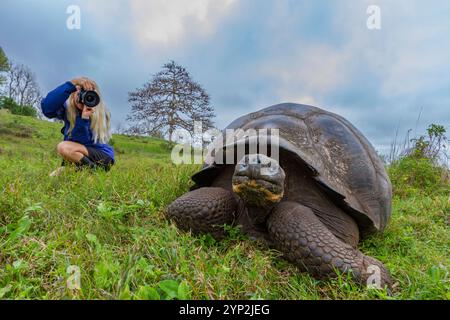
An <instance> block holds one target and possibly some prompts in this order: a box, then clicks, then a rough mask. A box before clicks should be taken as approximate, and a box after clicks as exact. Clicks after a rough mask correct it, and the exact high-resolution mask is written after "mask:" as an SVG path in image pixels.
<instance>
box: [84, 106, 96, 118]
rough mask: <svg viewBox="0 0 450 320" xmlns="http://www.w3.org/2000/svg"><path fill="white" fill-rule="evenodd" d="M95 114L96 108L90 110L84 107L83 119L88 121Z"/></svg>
mask: <svg viewBox="0 0 450 320" xmlns="http://www.w3.org/2000/svg"><path fill="white" fill-rule="evenodd" d="M94 112H95V109H94V108H88V107H86V106H84V108H83V112H82V113H81V118H83V119H86V120H87V119H89V118H90V116H92V115H93V114H94Z"/></svg>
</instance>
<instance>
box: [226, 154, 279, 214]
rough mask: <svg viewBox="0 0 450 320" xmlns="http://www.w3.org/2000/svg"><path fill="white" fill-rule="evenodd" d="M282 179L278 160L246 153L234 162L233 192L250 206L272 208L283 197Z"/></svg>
mask: <svg viewBox="0 0 450 320" xmlns="http://www.w3.org/2000/svg"><path fill="white" fill-rule="evenodd" d="M284 179H285V173H284V170H283V169H282V168H281V166H280V164H279V163H278V161H276V160H275V159H273V158H269V157H267V156H265V155H263V154H248V155H245V156H244V157H243V158H242V159H241V160H240V161H239V162H238V163H237V164H236V167H235V170H234V175H233V180H232V184H233V192H234V193H236V194H237V195H238V196H239V197H240V198H241V199H243V200H244V201H245V202H246V203H247V204H249V205H251V206H256V207H260V208H272V207H273V206H274V205H275V204H277V203H278V202H280V201H281V199H282V198H283V194H284Z"/></svg>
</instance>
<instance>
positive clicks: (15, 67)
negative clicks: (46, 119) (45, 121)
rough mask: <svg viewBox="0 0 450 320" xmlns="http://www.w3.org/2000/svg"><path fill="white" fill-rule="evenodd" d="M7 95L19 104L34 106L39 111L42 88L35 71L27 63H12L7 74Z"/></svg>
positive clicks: (5, 88)
mask: <svg viewBox="0 0 450 320" xmlns="http://www.w3.org/2000/svg"><path fill="white" fill-rule="evenodd" d="M4 90H5V92H4V93H5V95H6V96H7V97H8V98H11V99H13V100H14V101H15V102H16V103H17V104H19V105H21V106H24V105H28V106H33V107H35V108H36V109H37V110H38V111H39V107H38V104H39V102H40V101H41V99H42V95H41V90H40V88H39V85H38V83H37V81H36V77H35V75H34V73H33V72H32V71H31V70H30V68H28V67H27V66H25V65H22V64H15V63H11V64H10V68H9V70H8V71H7V74H6V81H5V86H4Z"/></svg>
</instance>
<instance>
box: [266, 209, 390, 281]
mask: <svg viewBox="0 0 450 320" xmlns="http://www.w3.org/2000/svg"><path fill="white" fill-rule="evenodd" d="M268 229H269V234H270V236H271V238H272V240H273V242H274V244H275V247H276V248H277V249H278V250H280V251H281V252H282V253H283V254H284V256H285V257H286V259H287V260H289V261H291V262H293V263H294V264H296V265H297V266H299V267H300V269H302V270H303V271H308V272H309V273H311V274H312V275H313V276H315V277H317V278H320V279H324V278H330V277H335V276H336V271H337V270H338V271H339V272H341V273H349V272H350V270H351V271H352V272H351V275H352V277H353V278H354V279H355V280H356V281H357V282H359V283H361V284H362V285H366V284H368V282H371V281H372V279H373V282H371V284H379V285H380V286H381V287H385V286H387V287H388V288H390V286H391V278H390V276H389V272H388V270H387V269H386V267H385V266H384V265H383V264H382V263H381V262H380V261H378V260H377V259H375V258H372V257H369V256H366V255H364V254H363V253H362V252H360V251H358V250H357V249H355V248H353V247H352V246H350V245H349V244H346V243H344V242H343V241H341V240H339V239H338V238H337V237H336V236H334V235H333V233H331V232H330V231H329V230H328V228H327V227H326V226H325V225H324V224H323V223H322V222H321V221H320V220H319V218H317V216H316V215H315V214H314V213H313V211H312V210H311V209H310V208H308V207H305V206H302V205H300V204H298V203H295V202H282V203H280V204H279V205H278V206H277V207H276V208H274V210H273V211H272V214H271V215H270V217H269V220H268ZM377 272H378V274H379V279H376V278H375V277H376V273H377ZM368 280H369V281H368Z"/></svg>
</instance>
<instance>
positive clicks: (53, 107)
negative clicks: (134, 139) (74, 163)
mask: <svg viewBox="0 0 450 320" xmlns="http://www.w3.org/2000/svg"><path fill="white" fill-rule="evenodd" d="M75 91H77V89H76V87H75V85H74V84H73V83H72V82H70V81H67V82H66V83H64V84H62V85H60V86H59V87H57V88H56V89H54V90H53V91H50V92H49V93H48V94H47V96H46V97H45V98H44V99H42V101H41V108H42V112H43V113H44V115H45V116H46V117H48V118H57V119H59V120H63V121H64V128H63V129H62V130H61V133H63V134H64V141H73V142H77V143H80V144H82V145H84V146H86V147H91V148H95V149H97V150H99V151H102V152H104V153H106V154H107V155H108V156H109V157H111V159H112V160H113V161H114V149H113V148H112V147H111V146H110V145H109V144H104V143H94V140H93V134H92V131H91V120H90V119H83V118H81V112H80V113H79V114H77V118H76V121H75V127H74V128H73V129H72V132H71V134H70V136H69V134H68V131H69V128H70V123H69V120H67V116H66V108H67V105H66V100H67V99H68V98H69V96H70V95H71V94H72V93H73V92H75Z"/></svg>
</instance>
